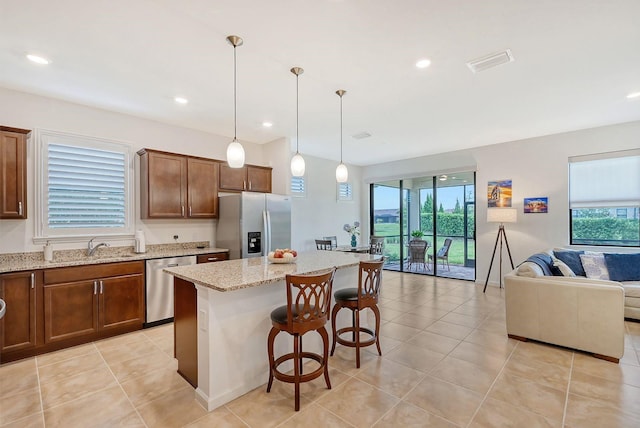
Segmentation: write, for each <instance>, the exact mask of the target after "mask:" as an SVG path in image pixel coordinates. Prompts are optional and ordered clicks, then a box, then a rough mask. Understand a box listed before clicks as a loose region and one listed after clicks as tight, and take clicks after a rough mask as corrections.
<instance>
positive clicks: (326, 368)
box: [318, 326, 335, 389]
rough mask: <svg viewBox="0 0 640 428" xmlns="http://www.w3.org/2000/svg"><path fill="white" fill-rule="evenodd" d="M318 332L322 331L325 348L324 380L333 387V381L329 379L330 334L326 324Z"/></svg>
mask: <svg viewBox="0 0 640 428" xmlns="http://www.w3.org/2000/svg"><path fill="white" fill-rule="evenodd" d="M318 333H320V336H321V337H322V344H323V348H324V354H323V355H324V380H325V381H326V383H327V389H331V381H330V380H329V334H328V333H327V329H326V328H324V326H323V327H322V328H320V329H318ZM334 346H335V342H334Z"/></svg>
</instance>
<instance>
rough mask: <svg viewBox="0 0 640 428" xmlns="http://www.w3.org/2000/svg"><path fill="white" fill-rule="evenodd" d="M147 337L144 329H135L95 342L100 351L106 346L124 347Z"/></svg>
mask: <svg viewBox="0 0 640 428" xmlns="http://www.w3.org/2000/svg"><path fill="white" fill-rule="evenodd" d="M146 338H147V337H146V335H145V333H144V332H143V330H140V331H134V332H133V333H127V334H122V335H120V336H114V337H109V338H107V339H102V340H99V341H97V342H94V344H95V345H96V348H98V350H99V351H101V350H103V349H105V348H111V347H114V346H119V347H124V346H127V345H129V344H131V343H138V342H140V341H141V340H145V339H146Z"/></svg>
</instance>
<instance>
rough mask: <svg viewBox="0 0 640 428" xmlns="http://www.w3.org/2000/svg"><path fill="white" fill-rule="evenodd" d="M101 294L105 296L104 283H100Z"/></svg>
mask: <svg viewBox="0 0 640 428" xmlns="http://www.w3.org/2000/svg"><path fill="white" fill-rule="evenodd" d="M100 294H104V283H103V282H102V281H100Z"/></svg>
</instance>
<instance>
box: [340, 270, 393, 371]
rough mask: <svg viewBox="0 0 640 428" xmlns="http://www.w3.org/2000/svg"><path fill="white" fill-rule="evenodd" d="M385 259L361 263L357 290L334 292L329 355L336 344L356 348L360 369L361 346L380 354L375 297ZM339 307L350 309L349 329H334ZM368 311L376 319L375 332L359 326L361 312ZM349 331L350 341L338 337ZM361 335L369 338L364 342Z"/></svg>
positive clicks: (376, 296)
mask: <svg viewBox="0 0 640 428" xmlns="http://www.w3.org/2000/svg"><path fill="white" fill-rule="evenodd" d="M383 264H384V259H382V260H379V261H371V262H364V261H363V262H360V271H359V273H358V288H345V289H342V290H338V291H336V292H335V294H334V297H335V301H336V302H335V304H334V305H333V310H332V311H331V328H332V330H333V345H332V347H331V355H333V352H334V351H335V350H336V342H337V343H339V344H341V345H344V346H350V347H352V348H356V367H358V368H360V348H362V347H364V346H369V345H373V344H374V343H375V344H376V347H377V348H378V354H380V355H382V351H381V350H380V338H379V334H380V310H379V309H378V294H379V293H380V282H381V280H382V265H383ZM342 308H347V309H349V310H351V312H352V313H351V317H352V322H353V324H352V325H351V326H350V327H344V328H341V329H339V330H336V316H337V315H338V311H339V310H340V309H342ZM365 308H370V309H371V310H372V311H373V314H374V315H375V318H376V327H375V331H373V330H371V329H369V328H366V327H361V326H360V311H361V310H363V309H365ZM347 332H351V333H352V336H351V340H347V339H344V338H342V337H340V335H341V334H343V333H347ZM360 333H367V334H368V335H370V336H371V338H369V339H367V340H364V341H363V340H361V339H360Z"/></svg>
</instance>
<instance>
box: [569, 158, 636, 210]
mask: <svg viewBox="0 0 640 428" xmlns="http://www.w3.org/2000/svg"><path fill="white" fill-rule="evenodd" d="M569 202H570V208H571V209H578V208H593V207H629V206H638V205H640V151H638V150H633V151H627V152H616V153H608V154H602V155H593V156H580V157H574V158H570V159H569Z"/></svg>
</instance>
